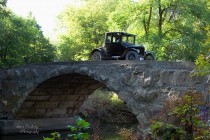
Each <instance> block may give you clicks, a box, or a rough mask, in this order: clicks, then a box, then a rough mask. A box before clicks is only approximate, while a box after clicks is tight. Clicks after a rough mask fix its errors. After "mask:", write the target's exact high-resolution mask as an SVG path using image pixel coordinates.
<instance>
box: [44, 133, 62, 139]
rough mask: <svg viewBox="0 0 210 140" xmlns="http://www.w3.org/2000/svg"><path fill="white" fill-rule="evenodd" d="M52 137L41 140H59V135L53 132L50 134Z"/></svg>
mask: <svg viewBox="0 0 210 140" xmlns="http://www.w3.org/2000/svg"><path fill="white" fill-rule="evenodd" d="M50 135H51V136H52V138H49V137H47V138H45V137H44V139H43V140H61V135H60V134H59V132H53V133H51V134H50Z"/></svg>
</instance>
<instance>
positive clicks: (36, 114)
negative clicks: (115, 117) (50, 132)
mask: <svg viewBox="0 0 210 140" xmlns="http://www.w3.org/2000/svg"><path fill="white" fill-rule="evenodd" d="M193 68H194V64H193V63H190V62H158V61H100V62H69V63H68V62H66V63H44V64H37V65H26V66H22V67H18V68H12V69H2V70H0V73H1V75H0V93H1V98H2V100H3V101H4V102H8V104H10V105H12V106H11V107H4V108H2V107H0V116H1V117H2V119H4V118H8V116H10V118H11V119H15V118H19V119H21V118H22V119H25V118H34V119H36V118H46V117H62V116H63V117H64V116H71V115H74V114H76V113H77V112H78V109H79V107H80V105H81V104H82V103H83V101H84V100H85V98H86V97H87V96H88V95H90V94H91V93H92V92H93V91H94V90H96V89H97V88H100V87H108V88H109V89H110V90H113V91H115V92H116V93H117V94H118V95H119V97H120V98H121V99H123V100H124V101H125V103H126V104H127V107H128V108H129V110H130V111H131V112H132V113H133V114H134V115H136V116H137V119H138V120H139V122H141V123H143V124H142V125H144V124H145V125H146V124H148V122H149V119H150V118H151V117H152V114H154V113H156V112H158V111H159V110H160V109H161V108H162V107H163V102H164V100H165V99H167V98H173V97H175V96H181V95H183V93H184V92H185V91H186V90H187V89H188V88H190V87H191V88H192V87H193V88H194V89H195V90H197V91H198V92H202V93H203V95H204V96H206V99H207V98H209V97H207V93H208V92H207V90H209V87H210V76H206V77H192V76H191V72H192V70H193ZM13 96H18V97H19V98H17V99H16V100H15V102H13V100H11V99H10V100H9V97H13ZM2 100H0V104H2V103H1V102H2ZM10 102H12V103H10Z"/></svg>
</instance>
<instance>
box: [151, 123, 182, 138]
mask: <svg viewBox="0 0 210 140" xmlns="http://www.w3.org/2000/svg"><path fill="white" fill-rule="evenodd" d="M151 130H152V133H153V134H154V135H155V136H156V137H161V138H162V140H171V139H181V138H182V136H183V135H184V133H185V132H184V131H183V129H182V128H181V127H177V126H175V125H173V124H170V123H163V122H155V123H154V124H153V125H152V126H151Z"/></svg>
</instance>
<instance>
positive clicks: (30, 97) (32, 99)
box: [27, 95, 50, 101]
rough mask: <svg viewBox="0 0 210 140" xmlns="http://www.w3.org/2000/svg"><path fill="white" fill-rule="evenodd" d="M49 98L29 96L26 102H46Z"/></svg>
mask: <svg viewBox="0 0 210 140" xmlns="http://www.w3.org/2000/svg"><path fill="white" fill-rule="evenodd" d="M49 98H50V96H45V95H43V96H29V97H28V98H27V101H48V100H49Z"/></svg>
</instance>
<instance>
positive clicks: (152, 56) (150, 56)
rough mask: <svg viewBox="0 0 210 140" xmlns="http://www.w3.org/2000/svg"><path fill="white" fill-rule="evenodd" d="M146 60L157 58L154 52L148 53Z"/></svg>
mask: <svg viewBox="0 0 210 140" xmlns="http://www.w3.org/2000/svg"><path fill="white" fill-rule="evenodd" d="M144 60H155V56H154V55H153V54H146V56H145V58H144Z"/></svg>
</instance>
